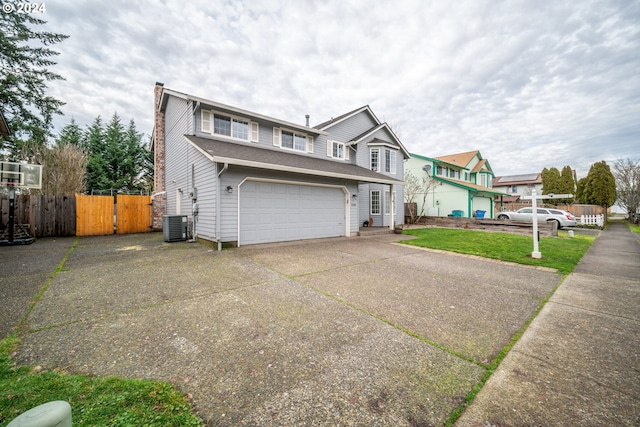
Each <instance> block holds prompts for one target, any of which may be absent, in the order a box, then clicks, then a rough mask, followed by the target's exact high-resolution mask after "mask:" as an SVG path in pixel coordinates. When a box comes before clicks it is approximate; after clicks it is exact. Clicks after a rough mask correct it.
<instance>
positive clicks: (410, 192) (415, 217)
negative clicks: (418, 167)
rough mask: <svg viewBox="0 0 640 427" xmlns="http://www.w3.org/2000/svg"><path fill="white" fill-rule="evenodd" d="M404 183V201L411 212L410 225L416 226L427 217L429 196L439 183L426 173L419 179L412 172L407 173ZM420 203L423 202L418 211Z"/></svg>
mask: <svg viewBox="0 0 640 427" xmlns="http://www.w3.org/2000/svg"><path fill="white" fill-rule="evenodd" d="M404 181H405V186H404V201H405V202H406V203H407V207H408V210H409V223H411V224H415V223H416V222H418V221H420V219H422V217H423V216H425V215H424V210H425V207H426V205H427V196H428V195H429V192H430V191H431V190H433V189H434V187H435V186H436V184H437V181H436V180H435V179H433V178H432V177H431V176H429V175H428V174H426V173H425V174H424V175H422V177H421V178H418V177H417V176H416V175H415V174H414V173H413V172H412V171H406V172H405V174H404ZM418 201H420V202H421V203H420V209H418Z"/></svg>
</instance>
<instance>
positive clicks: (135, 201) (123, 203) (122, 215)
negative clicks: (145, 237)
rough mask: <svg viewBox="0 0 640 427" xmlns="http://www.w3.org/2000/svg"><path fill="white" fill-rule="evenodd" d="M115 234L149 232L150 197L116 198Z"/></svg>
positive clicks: (121, 196) (120, 196)
mask: <svg viewBox="0 0 640 427" xmlns="http://www.w3.org/2000/svg"><path fill="white" fill-rule="evenodd" d="M116 198H117V203H116V232H117V233H118V234H131V233H145V232H147V231H151V196H128V195H125V194H118V195H117V196H116Z"/></svg>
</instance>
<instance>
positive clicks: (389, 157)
mask: <svg viewBox="0 0 640 427" xmlns="http://www.w3.org/2000/svg"><path fill="white" fill-rule="evenodd" d="M384 171H385V172H388V173H390V174H394V175H395V173H396V152H395V151H392V150H385V151H384Z"/></svg>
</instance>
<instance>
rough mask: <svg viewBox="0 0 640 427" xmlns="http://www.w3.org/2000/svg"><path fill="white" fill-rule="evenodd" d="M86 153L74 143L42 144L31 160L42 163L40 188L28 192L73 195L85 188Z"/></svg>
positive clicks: (48, 194)
mask: <svg viewBox="0 0 640 427" xmlns="http://www.w3.org/2000/svg"><path fill="white" fill-rule="evenodd" d="M87 160H88V159H87V153H85V152H84V151H83V150H82V149H81V148H80V147H77V146H75V145H70V144H67V145H56V146H54V147H52V148H49V147H46V146H42V147H40V149H38V150H36V151H35V152H34V153H33V155H32V161H33V162H35V163H37V164H41V165H42V188H41V189H39V190H29V192H30V194H36V195H38V194H42V195H47V196H73V195H74V194H75V193H81V192H83V191H84V190H85V172H86V170H87Z"/></svg>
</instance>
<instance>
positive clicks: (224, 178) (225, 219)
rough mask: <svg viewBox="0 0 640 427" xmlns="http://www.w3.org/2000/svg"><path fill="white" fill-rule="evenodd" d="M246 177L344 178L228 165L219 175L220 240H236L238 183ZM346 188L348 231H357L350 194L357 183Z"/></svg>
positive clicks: (313, 180)
mask: <svg viewBox="0 0 640 427" xmlns="http://www.w3.org/2000/svg"><path fill="white" fill-rule="evenodd" d="M247 177H253V178H263V179H275V180H283V181H299V182H300V183H316V184H327V185H338V186H344V185H345V182H344V180H337V179H330V178H329V179H323V178H321V177H312V176H304V175H293V174H287V173H280V172H275V171H274V172H269V171H261V170H256V169H250V168H245V167H238V166H230V167H229V169H228V170H227V171H226V172H224V173H223V174H222V175H221V177H220V188H221V194H220V204H221V209H222V210H221V223H222V230H221V231H222V241H223V242H235V241H237V240H238V201H239V196H240V192H239V191H238V185H239V184H240V183H241V182H242V181H243V180H244V179H245V178H247ZM227 186H231V188H232V189H233V193H231V194H229V193H228V192H227V191H226V190H225V189H226V188H227ZM346 187H347V190H348V191H349V196H350V215H351V218H350V220H351V221H350V231H351V233H356V232H357V231H358V209H357V206H356V205H357V203H359V201H353V197H351V195H353V194H355V193H356V192H357V184H356V183H355V182H352V183H347V185H346ZM358 197H359V196H358Z"/></svg>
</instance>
